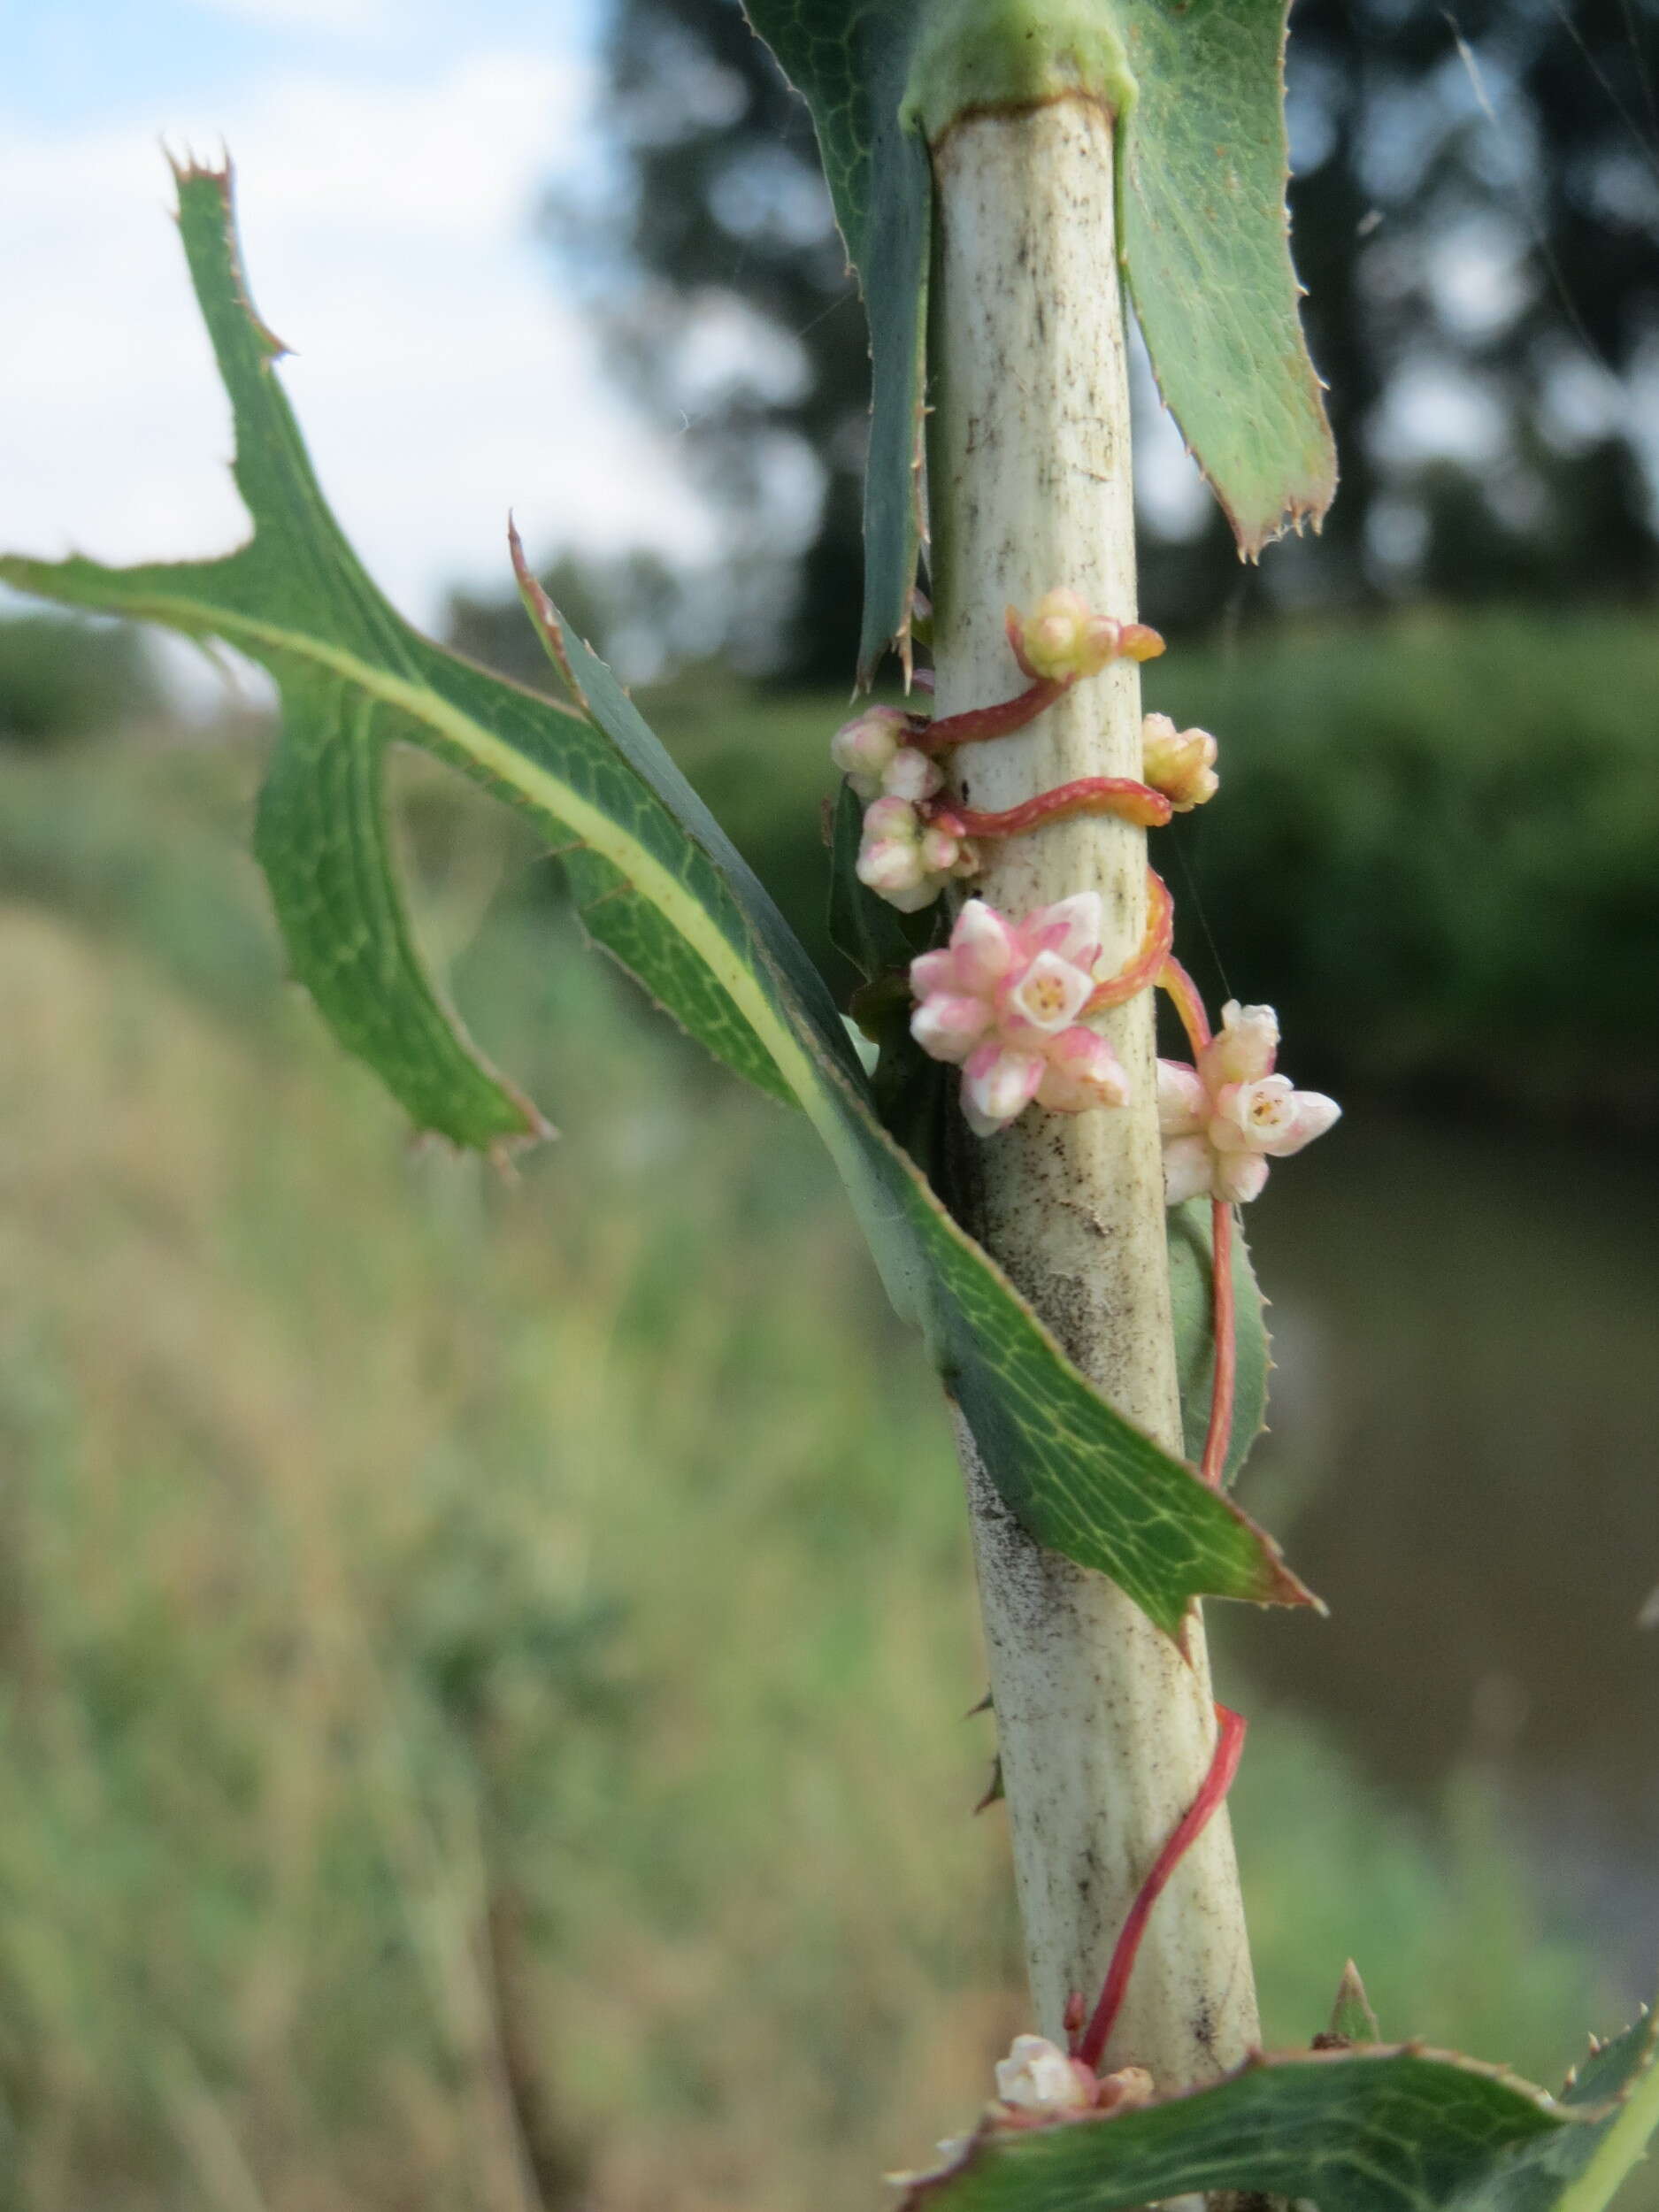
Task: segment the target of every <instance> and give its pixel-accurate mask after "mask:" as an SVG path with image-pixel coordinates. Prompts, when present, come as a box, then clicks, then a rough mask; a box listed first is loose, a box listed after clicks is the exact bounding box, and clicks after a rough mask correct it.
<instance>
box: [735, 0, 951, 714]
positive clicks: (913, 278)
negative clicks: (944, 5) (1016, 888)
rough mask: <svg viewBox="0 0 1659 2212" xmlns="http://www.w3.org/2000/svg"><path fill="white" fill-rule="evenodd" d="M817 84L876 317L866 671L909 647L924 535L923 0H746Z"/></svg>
mask: <svg viewBox="0 0 1659 2212" xmlns="http://www.w3.org/2000/svg"><path fill="white" fill-rule="evenodd" d="M745 5H746V8H747V12H748V15H749V21H750V22H751V23H752V24H753V25H754V27H755V28H756V30H757V31H758V32H759V34H760V35H761V37H762V38H764V40H765V41H766V43H767V44H768V45H769V46H770V47H771V48H772V51H773V53H775V54H776V55H777V57H778V59H779V61H780V63H781V65H782V66H783V71H784V74H785V75H786V76H787V78H788V79H789V81H790V82H791V83H792V84H794V85H795V87H796V88H798V89H799V90H800V91H801V92H802V93H803V94H804V95H805V96H806V100H807V104H808V105H809V106H810V109H811V111H812V120H813V123H814V125H815V127H816V128H817V131H818V148H819V151H820V152H821V154H822V156H823V160H824V173H825V177H826V180H827V181H828V184H829V188H830V197H831V199H832V201H833V203H834V207H835V216H836V220H837V221H838V222H839V223H840V225H841V235H842V237H843V238H844V239H845V240H846V242H847V251H848V254H849V257H850V258H851V260H852V264H853V266H854V268H855V269H856V271H857V273H858V278H859V283H860V286H861V288H862V289H863V292H864V311H865V314H866V315H867V317H868V318H869V322H870V357H871V363H872V374H873V382H872V392H873V403H872V415H871V424H870V454H869V458H868V461H867V463H866V465H865V471H864V632H863V635H862V637H861V639H860V641H859V651H858V661H859V680H860V681H861V682H863V683H868V682H869V681H870V680H871V678H872V676H873V674H874V672H875V669H876V664H877V663H878V662H879V660H880V658H881V657H882V655H883V654H884V653H885V652H886V651H887V648H888V646H889V645H893V644H896V645H897V646H898V647H899V649H900V650H901V651H902V652H903V653H906V654H908V652H909V641H910V593H911V589H912V587H913V586H914V584H915V581H916V562H917V555H918V549H919V548H920V544H921V538H922V527H921V499H922V488H921V468H922V402H923V383H924V379H925V376H926V356H925V350H924V348H925V339H924V332H925V329H926V319H927V266H928V255H929V252H930V250H931V241H932V212H933V188H932V183H931V180H930V177H929V173H928V165H927V149H926V145H925V144H924V143H923V142H922V138H921V135H920V134H919V133H918V131H917V130H916V129H915V128H914V127H913V126H912V125H911V124H910V122H909V121H907V120H906V119H904V118H903V116H902V112H901V111H902V106H903V103H904V96H905V79H906V76H907V73H908V72H909V68H910V49H911V47H912V45H913V44H914V42H915V39H916V36H917V32H918V26H919V21H920V18H919V14H918V5H917V0H873V4H872V0H745Z"/></svg>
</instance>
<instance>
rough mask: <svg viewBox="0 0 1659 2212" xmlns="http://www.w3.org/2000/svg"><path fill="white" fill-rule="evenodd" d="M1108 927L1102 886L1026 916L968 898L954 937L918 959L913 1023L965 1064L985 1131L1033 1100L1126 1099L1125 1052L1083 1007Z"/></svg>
mask: <svg viewBox="0 0 1659 2212" xmlns="http://www.w3.org/2000/svg"><path fill="white" fill-rule="evenodd" d="M1101 933H1102V910H1101V901H1100V895H1099V893H1098V892H1095V891H1080V892H1079V893H1078V894H1077V895H1076V896H1075V897H1073V898H1069V899H1062V900H1061V901H1060V902H1059V904H1058V905H1056V906H1046V907H1042V908H1041V909H1040V910H1038V911H1037V912H1036V913H1034V914H1032V915H1030V916H1028V917H1027V918H1026V919H1025V921H1023V922H1013V921H1010V919H1009V918H1008V917H1007V916H1006V915H1003V914H999V913H998V911H997V910H996V909H995V907H994V906H990V905H987V902H985V900H983V899H970V900H969V901H968V902H967V903H966V904H965V905H964V908H963V910H962V911H961V912H960V913H959V914H958V915H957V917H956V926H955V927H954V928H953V929H952V931H951V933H950V942H949V945H948V946H947V947H945V948H944V949H943V950H941V951H939V952H927V953H924V954H923V955H922V956H921V958H920V959H919V960H916V961H913V962H912V963H911V964H910V988H911V990H912V992H913V993H914V995H915V997H916V1010H915V1012H914V1013H913V1014H912V1015H911V1017H910V1033H911V1035H912V1036H913V1037H914V1038H915V1039H916V1041H917V1043H918V1044H919V1045H920V1046H921V1048H922V1049H923V1051H924V1052H926V1053H927V1054H929V1055H930V1056H932V1057H933V1059H935V1060H945V1061H949V1062H951V1063H953V1064H956V1065H957V1066H959V1067H960V1068H961V1070H962V1110H963V1112H964V1114H965V1115H966V1117H967V1119H968V1125H969V1127H970V1128H971V1129H972V1131H973V1132H974V1133H975V1135H976V1136H980V1137H990V1136H995V1133H996V1132H997V1131H998V1130H999V1129H1002V1128H1005V1127H1006V1126H1007V1125H1008V1124H1009V1123H1010V1121H1012V1120H1013V1119H1014V1118H1015V1117H1016V1116H1017V1115H1018V1114H1020V1113H1022V1112H1023V1111H1024V1110H1025V1108H1026V1107H1027V1106H1029V1105H1030V1104H1031V1103H1032V1102H1033V1099H1034V1100H1035V1101H1036V1102H1037V1103H1038V1104H1039V1105H1040V1106H1046V1107H1048V1108H1049V1109H1050V1110H1051V1111H1053V1112H1055V1113H1061V1114H1080V1113H1083V1112H1085V1111H1087V1110H1088V1109H1089V1108H1090V1107H1094V1106H1121V1105H1123V1104H1124V1103H1125V1102H1126V1100H1127V1098H1128V1095H1129V1091H1128V1084H1127V1082H1126V1080H1125V1076H1124V1071H1123V1068H1122V1066H1121V1064H1120V1063H1119V1061H1118V1055H1117V1054H1116V1052H1114V1051H1113V1049H1112V1048H1111V1046H1110V1043H1109V1042H1108V1041H1107V1040H1106V1039H1105V1038H1104V1037H1102V1035H1100V1033H1098V1031H1096V1030H1093V1029H1090V1028H1088V1027H1087V1025H1086V1024H1085V1023H1084V1022H1083V1021H1082V1020H1081V1019H1080V1018H1079V1017H1080V1016H1081V1014H1082V1013H1083V1010H1084V1009H1085V1008H1086V1007H1087V1004H1088V1002H1089V999H1090V998H1091V996H1092V995H1093V994H1094V964H1095V963H1096V961H1098V959H1099V958H1100V954H1101Z"/></svg>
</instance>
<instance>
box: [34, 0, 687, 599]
mask: <svg viewBox="0 0 1659 2212" xmlns="http://www.w3.org/2000/svg"><path fill="white" fill-rule="evenodd" d="M599 21H600V19H599V13H598V9H597V7H596V5H595V0H537V4H536V5H535V6H534V8H525V7H523V6H522V5H519V6H514V7H508V6H506V5H503V4H498V0H472V4H470V5H468V4H456V0H0V541H4V542H6V543H8V544H10V545H12V546H16V547H18V548H19V549H28V550H33V551H40V552H46V553H56V552H59V551H62V550H65V549H67V548H68V547H69V546H70V545H72V544H73V545H74V546H76V547H78V548H79V549H81V550H84V551H87V552H90V553H94V554H96V555H98V556H100V557H104V558H108V559H114V560H130V559H135V558H140V557H177V556H180V555H186V554H191V553H198V552H204V551H211V550H214V549H219V548H220V547H223V546H224V545H226V544H227V543H229V542H231V541H234V539H235V538H236V537H239V536H240V535H241V534H242V529H243V524H242V517H241V514H240V511H239V509H238V506H237V503H236V502H235V499H234V494H233V492H232V491H231V489H230V486H229V481H228V479H227V476H226V474H225V472H224V466H223V464H224V461H225V459H226V457H227V451H228V446H229V432H228V421H227V415H226V411H225V409H224V405H223V403H222V400H221V399H220V397H219V394H218V391H217V388H216V386H215V383H214V380H213V377H212V373H211V365H210V363H209V361H208V357H207V353H206V348H205V343H204V340H203V339H202V337H201V335H200V333H199V331H198V329H197V326H196V319H195V315H194V310H193V307H192V305H191V303H190V300H189V296H188V291H187V289H186V286H185V282H184V277H183V269H182V263H181V261H180V255H179V251H178V247H177V242H176V240H175V237H174V235H173V227H172V225H171V223H170V222H169V221H168V220H167V205H168V179H167V177H166V173H165V164H164V162H163V160H162V157H161V151H160V147H161V144H162V142H164V141H165V143H166V144H167V145H169V146H171V147H173V148H174V149H175V150H178V149H183V148H187V147H188V148H190V149H193V150H195V151H196V152H197V153H198V154H211V153H214V152H216V151H217V149H218V147H219V142H220V141H221V139H223V140H224V141H225V142H227V143H228V145H229V147H230V149H231V151H232V153H233V154H234V157H235V159H236V163H237V169H238V180H239V187H240V200H241V209H242V232H243V239H244V243H245V246H246V249H247V254H248V260H249V264H250V271H251V275H252V282H253V288H254V291H255V295H256V297H257V301H258V303H259V306H260V309H261V311H262V312H263V313H264V315H265V318H266V319H267V320H268V321H269V322H270V323H271V324H272V325H273V327H274V328H275V329H277V330H278V331H279V332H280V334H281V335H282V336H283V337H284V338H285V339H286V340H287V341H288V343H289V345H290V346H292V347H293V348H294V349H295V358H294V359H293V360H292V361H291V362H290V363H289V364H288V365H287V368H286V371H285V373H286V375H287V378H288V387H289V389H290V392H291V393H292V395H293V396H294V399H295V402H296V405H297V406H298V408H299V410H300V413H301V417H302V420H303V423H304V426H305V428H306V431H307V434H308V436H309V438H310V440H311V445H312V449H313V452H314V454H315V456H316V457H317V461H318V465H319V470H320V472H321V473H322V476H323V480H324V483H325V485H326V488H327V489H328V490H329V492H330V494H331V496H332V497H333V498H334V502H335V503H336V505H337V507H338V509H339V511H340V512H341V514H342V518H343V520H344V521H345V523H346V526H347V527H348V529H349V532H350V533H351V534H352V535H353V536H354V537H355V538H356V539H357V542H358V544H359V547H360V549H362V551H363V552H364V554H365V557H366V558H367V559H368V560H369V562H370V564H371V565H372V566H373V567H374V569H375V570H376V571H377V572H378V573H379V575H380V579H381V580H382V582H383V583H384V584H385V585H386V587H387V588H388V590H389V591H390V592H391V593H392V595H394V597H396V599H397V600H398V601H399V603H401V604H402V605H403V607H404V608H405V609H406V610H407V611H410V612H411V613H412V614H413V615H415V616H416V618H418V619H421V620H431V619H432V618H434V615H435V614H436V612H437V611H438V608H439V606H440V604H441V600H442V588H443V587H444V586H445V585H446V584H448V583H449V582H450V581H453V580H458V581H463V582H467V583H470V584H473V585H481V584H488V583H490V582H492V581H495V582H499V581H500V580H502V579H503V576H504V573H505V570H504V558H503V547H502V534H503V518H504V515H505V511H506V509H507V507H508V506H509V504H512V505H514V506H516V508H517V509H518V514H519V518H520V524H521V526H522V527H523V528H524V530H525V534H526V539H527V541H529V542H530V544H531V546H532V548H533V549H534V550H536V551H538V552H544V551H550V550H551V549H554V548H555V547H557V546H558V545H560V544H564V543H575V544H580V545H588V546H592V547H595V548H599V549H606V548H611V547H614V546H620V545H626V544H630V543H634V542H639V541H647V542H654V543H658V544H661V545H664V547H665V548H667V549H670V550H672V551H677V552H680V553H684V554H687V555H691V556H694V557H695V555H696V554H697V553H698V552H699V551H701V550H703V549H706V547H707V544H708V535H709V526H708V523H707V521H706V518H704V516H703V513H702V511H701V509H700V508H699V506H698V504H697V503H696V501H695V498H694V497H693V496H692V495H691V494H690V493H689V491H688V490H687V489H686V488H684V487H683V485H682V483H681V481H680V475H679V472H678V468H677V465H676V455H675V452H674V449H673V446H672V440H661V439H657V438H655V437H653V436H652V435H651V434H649V433H647V432H645V431H644V430H643V429H641V427H640V426H638V424H637V423H636V422H635V421H634V419H633V417H632V415H631V414H630V412H629V411H628V410H627V408H626V403H624V402H623V400H622V399H621V398H620V396H618V394H617V393H616V392H615V391H614V389H613V388H611V382H610V380H608V378H607V377H606V375H605V373H604V370H603V364H602V363H601V361H600V359H599V357H598V353H597V349H596V347H595V342H594V339H593V336H592V334H591V332H590V331H589V329H588V326H587V325H586V324H585V322H584V321H583V319H582V317H581V315H580V311H578V310H577V309H575V308H574V307H573V306H571V305H569V304H567V303H565V301H564V300H563V299H562V298H561V296H560V290H559V287H558V285H557V280H556V272H555V270H554V268H553V266H552V264H551V262H550V260H549V256H548V254H547V253H546V251H545V250H544V249H543V248H542V247H541V246H540V245H538V243H537V242H536V240H535V238H534V233H533V224H534V211H535V207H536V204H537V201H538V198H539V196H540V195H541V193H542V192H543V191H544V190H545V189H546V188H547V187H548V186H549V184H552V183H555V182H556V181H557V180H558V179H559V178H560V177H561V176H571V175H572V174H580V173H581V171H582V170H583V168H584V166H591V165H592V164H593V162H594V160H595V145H596V140H595V130H594V125H593V100H594V95H595V42H596V37H597V33H598V28H599Z"/></svg>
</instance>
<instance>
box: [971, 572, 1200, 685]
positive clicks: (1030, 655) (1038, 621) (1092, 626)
mask: <svg viewBox="0 0 1659 2212" xmlns="http://www.w3.org/2000/svg"><path fill="white" fill-rule="evenodd" d="M1008 636H1009V642H1010V644H1011V645H1012V646H1013V648H1014V650H1015V652H1016V653H1017V654H1018V656H1019V659H1020V663H1021V665H1022V666H1023V667H1024V668H1025V670H1026V671H1027V672H1028V673H1029V674H1031V675H1033V676H1034V677H1036V678H1038V679H1039V680H1041V681H1044V682H1048V683H1075V682H1076V681H1077V680H1079V677H1083V676H1097V675H1098V674H1099V673H1100V672H1101V670H1102V668H1104V667H1105V665H1106V664H1107V662H1108V661H1114V660H1137V661H1147V660H1151V659H1152V658H1153V657H1155V656H1156V655H1157V654H1159V653H1161V652H1162V651H1163V650H1164V641H1163V639H1162V638H1161V637H1160V636H1159V635H1158V634H1157V632H1156V630H1153V629H1149V628H1148V626H1147V625H1146V624H1145V623H1144V622H1118V621H1115V620H1114V619H1113V618H1112V617H1111V616H1110V615H1109V614H1096V613H1095V612H1094V610H1093V609H1092V608H1091V607H1090V605H1089V603H1088V601H1087V599H1085V598H1084V596H1083V595H1082V593H1081V592H1080V591H1070V590H1064V589H1063V590H1060V591H1050V592H1045V593H1044V594H1043V595H1042V597H1041V599H1040V600H1039V601H1038V602H1037V603H1036V605H1035V606H1034V607H1033V609H1032V611H1031V612H1030V613H1029V614H1021V612H1020V611H1019V610H1018V607H1010V609H1009V610H1008Z"/></svg>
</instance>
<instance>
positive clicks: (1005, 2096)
mask: <svg viewBox="0 0 1659 2212" xmlns="http://www.w3.org/2000/svg"><path fill="white" fill-rule="evenodd" d="M1095 2088H1096V2083H1095V2080H1094V2075H1093V2073H1091V2071H1090V2070H1089V2069H1088V2068H1087V2066H1081V2065H1079V2063H1078V2062H1076V2060H1074V2059H1070V2058H1068V2057H1067V2056H1066V2055H1065V2053H1064V2051H1063V2050H1062V2049H1061V2048H1060V2046H1059V2045H1058V2044H1057V2043H1050V2042H1049V2040H1048V2037H1047V2036H1046V2035H1017V2036H1016V2037H1015V2038H1014V2040H1013V2043H1012V2045H1011V2046H1010V2050H1009V2054H1008V2056H1007V2057H1006V2058H999V2059H998V2060H997V2062H996V2093H997V2095H998V2097H999V2098H1000V2099H1001V2100H1002V2102H1003V2103H1004V2104H1006V2105H1011V2106H1012V2107H1013V2108H1014V2109H1015V2111H1016V2112H1033V2113H1041V2114H1045V2115H1047V2114H1049V2113H1060V2112H1087V2110H1088V2109H1089V2108H1090V2107H1091V2106H1092V2105H1093V2104H1094V2093H1095Z"/></svg>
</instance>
